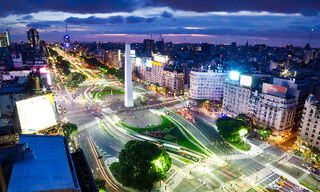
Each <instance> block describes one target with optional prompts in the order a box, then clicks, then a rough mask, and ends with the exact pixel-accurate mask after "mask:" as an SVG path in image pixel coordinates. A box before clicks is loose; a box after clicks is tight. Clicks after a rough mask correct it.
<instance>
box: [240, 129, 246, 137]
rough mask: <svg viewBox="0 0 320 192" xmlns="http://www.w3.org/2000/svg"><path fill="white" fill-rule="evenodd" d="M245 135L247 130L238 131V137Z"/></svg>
mask: <svg viewBox="0 0 320 192" xmlns="http://www.w3.org/2000/svg"><path fill="white" fill-rule="evenodd" d="M247 133H248V130H247V129H241V130H240V131H239V135H240V137H243V136H245V135H246V134H247Z"/></svg>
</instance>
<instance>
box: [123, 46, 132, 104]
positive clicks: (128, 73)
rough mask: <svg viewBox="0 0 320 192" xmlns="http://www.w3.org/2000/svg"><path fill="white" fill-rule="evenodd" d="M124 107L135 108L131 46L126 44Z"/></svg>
mask: <svg viewBox="0 0 320 192" xmlns="http://www.w3.org/2000/svg"><path fill="white" fill-rule="evenodd" d="M124 72H125V75H124V81H125V82H124V83H125V84H124V88H125V91H124V97H125V98H124V105H125V106H126V107H133V105H134V104H133V92H132V90H133V88H132V68H131V60H130V44H129V43H128V42H127V43H126V48H125V66H124Z"/></svg>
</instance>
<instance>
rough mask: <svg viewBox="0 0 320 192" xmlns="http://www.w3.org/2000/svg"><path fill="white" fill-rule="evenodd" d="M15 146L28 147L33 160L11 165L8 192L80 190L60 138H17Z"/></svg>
mask: <svg viewBox="0 0 320 192" xmlns="http://www.w3.org/2000/svg"><path fill="white" fill-rule="evenodd" d="M19 143H20V144H21V143H28V146H29V148H31V149H32V150H33V151H34V158H29V159H24V160H22V161H19V162H16V163H15V164H14V165H13V169H12V173H11V178H10V182H9V187H8V191H9V192H11V191H14V192H20V191H21V192H29V191H30V192H31V191H48V190H54V191H59V190H63V189H64V191H68V190H66V189H69V190H70V191H71V189H73V190H79V189H80V187H79V184H78V180H77V177H76V175H75V171H74V167H73V164H71V162H72V161H71V156H70V153H69V150H68V147H67V142H66V140H65V138H64V137H63V136H59V135H57V136H51V135H50V136H47V135H20V140H19Z"/></svg>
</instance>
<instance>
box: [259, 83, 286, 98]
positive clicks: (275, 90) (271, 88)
mask: <svg viewBox="0 0 320 192" xmlns="http://www.w3.org/2000/svg"><path fill="white" fill-rule="evenodd" d="M262 93H266V94H270V95H275V96H285V95H286V93H287V88H286V87H282V86H280V85H273V84H269V83H263V85H262Z"/></svg>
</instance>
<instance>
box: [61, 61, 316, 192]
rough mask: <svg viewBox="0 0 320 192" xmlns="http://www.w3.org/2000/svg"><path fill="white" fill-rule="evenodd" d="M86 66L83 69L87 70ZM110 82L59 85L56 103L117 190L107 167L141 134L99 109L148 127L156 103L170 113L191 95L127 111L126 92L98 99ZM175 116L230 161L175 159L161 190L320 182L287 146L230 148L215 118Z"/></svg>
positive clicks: (98, 168) (99, 170) (155, 120)
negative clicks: (94, 93) (98, 90)
mask: <svg viewBox="0 0 320 192" xmlns="http://www.w3.org/2000/svg"><path fill="white" fill-rule="evenodd" d="M78 67H81V65H80V66H78ZM81 70H82V71H83V68H82V69H81ZM86 73H87V71H86ZM88 73H89V74H90V72H88ZM110 82H112V80H111V81H110V80H104V79H94V78H92V79H91V80H88V81H86V82H84V83H83V84H82V85H81V86H80V88H79V89H76V90H74V91H72V92H68V91H67V89H66V88H65V86H63V85H60V86H58V89H57V95H58V96H57V97H56V102H57V104H61V105H62V106H63V107H65V108H66V109H67V112H66V113H65V114H61V115H59V120H62V119H67V120H69V121H70V122H72V123H76V124H77V125H78V127H79V132H78V134H77V136H76V139H77V141H78V143H79V144H80V146H81V148H83V151H84V153H85V155H86V158H87V160H88V162H89V165H90V167H91V169H92V171H93V174H94V176H95V177H100V178H105V180H107V181H108V182H107V188H108V191H117V190H116V189H118V188H116V186H117V185H116V183H115V182H113V181H112V178H110V176H108V173H107V172H106V171H105V170H104V169H105V167H104V166H107V165H108V164H110V163H111V162H112V161H115V160H116V159H117V157H118V155H119V152H120V150H121V149H122V148H123V147H124V144H125V143H126V142H127V141H129V140H131V139H137V138H136V137H135V136H133V135H128V134H127V133H126V132H123V131H121V130H119V129H118V128H117V127H116V126H115V125H114V124H112V123H111V122H110V118H111V119H112V117H113V116H114V115H112V114H107V113H104V112H102V110H100V111H99V110H98V111H94V110H93V108H98V109H104V108H109V109H110V111H111V112H114V111H116V112H118V111H120V110H121V113H118V114H117V118H119V119H121V120H123V121H125V122H126V123H128V124H130V125H132V126H144V125H147V124H148V125H149V124H150V125H151V124H157V123H158V122H159V117H156V116H154V114H151V113H150V108H151V107H155V108H157V109H154V110H158V111H159V112H165V111H167V110H168V109H169V111H170V110H172V109H174V108H175V107H176V106H177V105H180V103H184V102H185V98H165V97H161V98H159V100H157V97H154V96H150V97H148V98H149V99H150V103H149V105H148V106H140V107H139V106H137V109H130V110H123V106H122V105H123V96H110V97H106V98H103V100H96V99H92V97H91V95H90V91H89V90H90V87H92V84H104V83H110ZM138 89H139V94H141V95H145V96H149V95H150V94H149V93H148V92H147V91H144V90H143V89H142V88H138ZM164 103H165V104H164ZM169 115H170V117H172V118H173V119H175V120H176V121H178V122H179V123H180V124H181V125H182V126H184V127H185V128H186V129H187V130H188V132H190V133H191V134H192V135H193V136H194V137H195V138H196V139H197V140H198V141H199V142H200V143H201V144H203V145H204V146H205V147H207V148H208V149H209V150H210V151H211V152H212V153H213V154H214V156H216V157H219V158H221V159H223V160H225V161H226V162H227V163H228V165H227V166H225V167H221V166H219V165H217V163H216V162H215V160H214V158H207V159H204V160H203V161H201V162H198V163H192V164H189V163H185V162H184V161H182V160H181V159H179V158H178V157H174V161H173V167H172V168H171V169H170V171H169V173H168V177H167V178H166V179H165V180H164V181H163V182H162V183H161V186H158V190H160V191H247V190H249V189H250V188H253V189H255V190H257V191H262V190H261V189H260V188H258V187H257V186H261V187H269V186H274V184H275V182H276V181H277V180H278V179H279V178H280V176H285V177H287V178H288V180H289V181H290V182H292V183H293V185H295V186H299V180H303V181H306V182H307V183H312V184H314V185H316V184H317V183H316V182H317V181H314V180H313V179H312V177H311V176H310V174H309V173H308V172H307V171H304V170H303V169H301V170H300V169H299V170H298V171H297V167H300V165H301V162H298V161H297V160H296V159H295V158H293V157H290V156H288V155H287V153H286V152H285V151H283V150H282V149H279V148H277V147H275V146H271V145H269V144H266V143H263V142H261V141H258V140H254V139H250V140H249V141H250V142H251V143H252V145H254V146H255V147H257V148H259V149H260V150H262V151H263V153H256V154H246V153H242V152H239V151H238V150H235V149H234V148H233V147H231V146H229V145H228V143H226V142H225V141H224V140H223V139H222V138H221V137H220V136H219V134H218V133H217V131H216V128H215V127H214V126H215V125H214V120H212V119H208V118H207V117H203V116H201V115H194V120H195V122H192V121H188V120H186V119H184V118H183V117H181V116H179V115H177V114H176V113H173V112H170V113H169ZM97 156H102V159H97ZM289 157H290V158H289ZM276 162H277V163H279V166H278V167H277V166H275V163H276ZM159 184H160V183H159ZM299 187H301V185H300V186H299ZM115 188H116V189H115ZM289 188H290V187H289ZM289 188H288V187H282V188H279V190H280V191H290V190H291V189H289ZM119 190H120V189H119ZM292 191H294V190H292Z"/></svg>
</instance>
